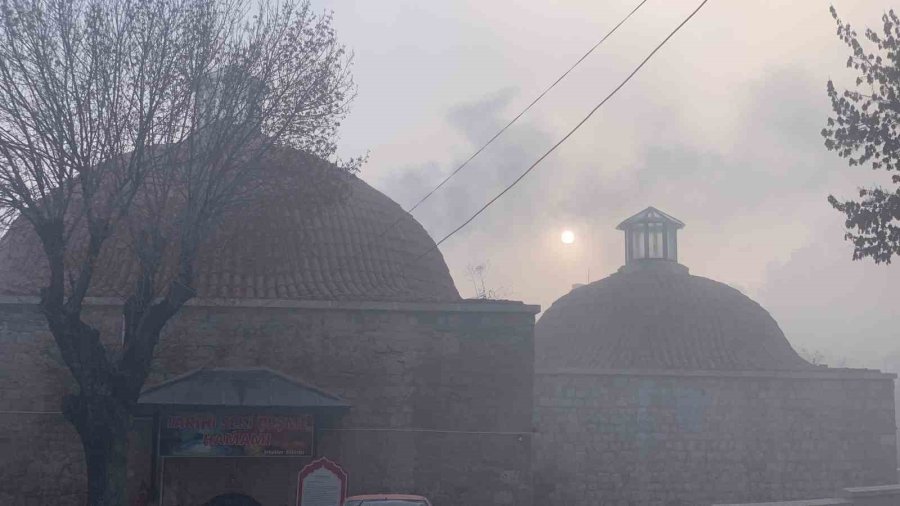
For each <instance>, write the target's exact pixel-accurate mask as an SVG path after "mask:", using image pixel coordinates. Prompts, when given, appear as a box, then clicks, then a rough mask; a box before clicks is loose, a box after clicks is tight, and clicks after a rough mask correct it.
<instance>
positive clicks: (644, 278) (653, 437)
mask: <svg viewBox="0 0 900 506" xmlns="http://www.w3.org/2000/svg"><path fill="white" fill-rule="evenodd" d="M683 227H684V224H683V223H682V222H680V221H679V220H677V219H675V218H673V217H671V216H669V215H667V214H665V213H663V212H661V211H659V210H658V209H655V208H652V207H650V208H647V209H645V210H644V211H642V212H640V213H638V214H636V215H634V216H632V217H631V218H629V219H627V220H625V221H624V222H622V223H621V224H620V225H619V227H618V228H619V229H620V230H622V231H623V232H624V235H625V253H626V258H625V265H624V266H623V267H622V268H620V269H619V271H618V272H616V273H614V274H612V275H611V276H609V277H607V278H605V279H601V280H599V281H596V282H593V283H590V284H588V285H584V286H576V287H574V288H573V289H572V291H571V292H569V293H568V294H566V295H564V296H563V297H561V298H560V299H558V300H557V301H556V302H554V303H553V305H552V306H551V307H550V308H549V309H547V310H546V312H545V313H544V314H543V315H542V316H541V318H540V320H539V321H538V323H537V325H536V327H535V368H536V376H535V397H534V402H535V424H536V431H537V435H536V439H535V458H534V472H535V490H534V493H535V499H534V500H535V504H566V505H593V504H660V505H684V506H687V505H690V506H697V505H708V504H713V503H726V502H753V501H769V500H785V499H792V498H797V499H808V498H811V497H822V496H826V495H828V494H830V493H832V492H833V491H835V490H837V489H840V488H841V487H846V486H859V485H881V484H888V483H894V482H895V481H896V468H897V465H896V464H897V458H896V450H895V448H896V447H895V441H896V437H895V426H894V405H893V379H894V376H893V375H889V374H882V373H880V372H878V371H870V370H851V369H830V368H827V367H824V366H815V365H812V364H810V363H808V362H807V361H805V360H804V359H803V358H801V357H800V356H799V355H798V354H797V353H796V351H794V349H793V348H792V347H791V345H790V343H789V342H788V341H787V339H786V338H785V336H784V334H783V333H782V331H781V329H780V328H779V327H778V324H777V323H776V322H775V320H774V319H773V318H772V317H771V315H769V313H768V312H767V311H766V310H765V309H763V308H762V307H761V306H760V305H759V304H757V303H756V302H754V301H753V300H751V299H750V298H748V297H747V296H745V295H744V294H742V293H741V292H739V291H738V290H736V289H734V288H731V287H729V286H728V285H725V284H723V283H719V282H717V281H713V280H711V279H707V278H703V277H699V276H694V275H691V274H690V273H689V271H688V268H687V267H685V266H683V265H681V264H679V263H678V256H677V254H678V241H677V234H678V231H679V230H680V229H682V228H683Z"/></svg>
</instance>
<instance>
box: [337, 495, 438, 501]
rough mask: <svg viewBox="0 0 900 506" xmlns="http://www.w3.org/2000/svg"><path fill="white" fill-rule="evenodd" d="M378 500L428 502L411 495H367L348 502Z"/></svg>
mask: <svg viewBox="0 0 900 506" xmlns="http://www.w3.org/2000/svg"><path fill="white" fill-rule="evenodd" d="M377 499H406V500H416V501H427V499H425V498H424V497H422V496H420V495H410V494H367V495H355V496H353V497H348V498H347V500H348V501H349V500H354V501H360V500H363V501H372V500H377Z"/></svg>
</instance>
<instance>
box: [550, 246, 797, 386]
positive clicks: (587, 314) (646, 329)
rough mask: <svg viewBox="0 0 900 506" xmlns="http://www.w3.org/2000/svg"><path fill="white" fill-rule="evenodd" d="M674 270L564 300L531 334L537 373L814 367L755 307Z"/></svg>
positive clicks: (623, 276)
mask: <svg viewBox="0 0 900 506" xmlns="http://www.w3.org/2000/svg"><path fill="white" fill-rule="evenodd" d="M677 267H681V266H679V265H677V264H675V265H672V264H667V263H662V262H657V263H655V264H650V265H647V266H645V267H643V268H638V269H623V270H622V271H620V272H618V273H616V274H613V275H612V276H609V277H608V278H605V279H602V280H600V281H596V282H594V283H591V284H589V285H585V286H581V287H578V288H575V289H573V290H572V291H571V292H569V293H568V294H566V295H564V296H562V297H561V298H560V299H559V300H557V301H556V302H554V303H553V305H552V306H550V308H549V309H548V310H547V311H546V313H545V314H544V315H543V316H542V317H541V319H540V320H539V321H538V323H537V325H536V327H535V341H536V361H537V366H538V368H544V369H546V368H551V369H553V368H587V369H694V370H797V369H808V368H810V367H812V366H811V365H810V364H809V363H807V362H806V361H805V360H803V359H802V358H801V357H800V356H799V355H798V354H797V352H795V351H794V349H793V348H791V345H790V343H788V341H787V339H786V338H785V336H784V334H783V333H782V331H781V329H780V328H779V327H778V324H777V323H776V322H775V320H774V319H773V318H772V317H771V316H770V315H769V313H768V312H767V311H766V310H765V309H763V308H762V307H761V306H760V305H759V304H757V303H756V302H754V301H753V300H751V299H750V298H749V297H747V296H746V295H744V294H742V293H741V292H739V291H738V290H735V289H734V288H732V287H730V286H728V285H725V284H723V283H719V282H717V281H713V280H711V279H707V278H703V277H700V276H692V275H691V274H689V273H688V272H687V270H686V269H684V268H682V269H677Z"/></svg>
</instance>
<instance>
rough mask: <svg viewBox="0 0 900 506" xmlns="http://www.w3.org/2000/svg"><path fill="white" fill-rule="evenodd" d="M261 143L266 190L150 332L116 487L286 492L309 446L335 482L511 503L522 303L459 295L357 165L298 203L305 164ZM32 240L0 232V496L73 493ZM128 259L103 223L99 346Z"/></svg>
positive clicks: (29, 234) (197, 492)
mask: <svg viewBox="0 0 900 506" xmlns="http://www.w3.org/2000/svg"><path fill="white" fill-rule="evenodd" d="M276 155H277V156H274V157H273V160H277V161H278V162H277V164H276V162H274V161H273V162H271V163H272V164H273V166H271V167H267V168H266V167H264V169H265V170H271V171H273V173H276V172H275V171H280V172H277V174H278V181H279V185H278V188H276V189H274V190H273V191H275V192H276V193H274V194H273V193H271V192H268V191H262V190H260V191H257V192H256V193H254V194H252V195H250V196H249V197H248V198H247V199H246V202H245V203H244V204H243V207H240V208H237V209H235V210H233V211H232V212H230V213H229V214H228V215H227V216H226V219H225V220H223V222H222V223H221V224H220V225H219V227H218V228H217V229H216V231H215V232H214V233H213V234H212V235H211V236H210V238H209V239H208V240H207V241H206V242H205V243H204V244H203V245H201V248H200V254H199V258H198V262H197V266H196V283H195V288H196V292H197V296H196V297H195V298H194V299H192V300H191V301H190V302H189V303H188V305H187V306H186V307H185V308H183V310H182V311H181V312H180V313H179V314H178V315H177V316H176V317H175V318H174V319H173V320H172V321H170V322H169V324H168V325H167V326H166V329H165V331H164V333H163V336H162V338H161V341H160V343H159V345H158V347H157V350H156V356H155V360H154V365H153V370H152V372H151V377H150V379H149V380H148V382H147V384H146V386H145V390H144V392H143V394H142V396H141V398H140V400H139V415H140V416H138V417H137V418H136V419H135V421H134V429H133V432H132V435H131V442H130V446H129V451H130V457H129V469H128V493H129V501H131V502H129V504H138V502H135V501H140V500H142V499H141V498H148V497H149V499H150V500H149V503H148V504H161V505H167V506H175V505H190V506H196V505H202V504H208V505H210V506H216V505H219V504H237V503H234V502H233V501H235V500H237V499H235V498H242V499H241V500H243V501H245V502H244V503H240V504H257V503H258V504H264V505H267V506H268V505H273V506H281V505H288V504H290V505H294V504H297V501H298V499H297V494H298V472H299V471H300V470H301V469H302V468H303V467H304V466H305V465H306V464H307V463H309V462H310V461H311V460H312V459H314V458H317V457H327V458H329V459H331V460H332V461H334V462H337V463H339V464H340V465H341V466H343V468H344V469H345V470H346V471H347V473H348V476H349V493H351V494H354V493H376V492H403V493H415V494H422V495H425V496H428V497H430V498H431V499H432V500H433V501H435V503H436V504H509V505H519V506H521V505H525V506H528V505H530V504H531V462H530V455H531V432H532V431H531V421H532V378H533V357H534V352H533V328H534V327H533V326H534V315H535V314H536V313H537V312H538V308H537V307H535V306H528V305H524V304H522V303H517V302H503V301H475V300H463V299H461V298H460V296H459V293H458V292H457V290H456V287H455V286H454V283H453V280H452V279H451V277H450V274H449V271H448V269H447V266H446V264H445V263H444V261H443V258H442V257H441V254H440V252H439V251H438V250H437V249H436V248H435V243H434V241H433V240H432V239H431V238H430V237H429V236H428V234H427V233H426V232H425V230H424V229H423V228H422V227H421V225H419V224H418V223H417V222H416V221H415V220H414V219H413V218H412V217H411V216H410V215H409V214H408V213H406V212H404V211H403V209H401V208H400V206H398V205H397V204H396V203H394V202H393V201H391V200H390V199H389V198H388V197H386V196H385V195H383V194H381V193H380V192H378V191H376V190H375V189H373V188H372V187H370V186H369V185H367V184H366V183H364V182H363V181H362V180H360V179H358V178H356V177H349V179H347V180H345V181H343V185H340V186H341V188H342V190H341V191H342V192H343V198H341V199H336V200H335V201H334V202H332V203H330V204H327V205H326V204H322V205H316V206H310V205H309V203H310V201H314V200H315V198H316V191H315V190H311V188H310V187H311V186H312V185H311V184H310V178H312V177H314V176H315V177H319V176H321V174H318V173H316V170H314V169H313V166H314V165H316V164H319V163H320V162H318V161H316V160H312V159H310V158H309V157H307V156H305V155H303V154H302V153H299V152H296V151H291V150H283V151H281V152H279V153H277V154H276ZM263 165H265V164H263ZM276 165H277V166H276ZM316 174H318V175H316ZM328 177H332V178H334V177H338V176H328ZM328 182H329V184H330V183H335V182H336V181H335V180H332V179H329V180H328ZM73 240H74V241H75V242H76V243H77V241H79V240H83V238H80V237H75V238H74V239H73ZM43 258H44V257H43V252H42V250H41V247H40V243H39V241H38V240H37V238H36V237H35V235H34V232H33V231H32V229H31V228H30V227H29V226H28V225H27V224H26V223H24V220H21V219H20V220H18V221H17V222H16V223H14V224H13V225H12V226H11V228H10V229H9V231H8V232H7V233H6V234H5V235H4V236H3V238H2V239H0V424H2V425H3V427H4V429H3V435H2V436H0V504H3V505H10V506H19V505H22V506H31V505H35V504H58V505H68V504H71V505H79V506H80V505H82V504H83V501H84V492H85V485H84V459H83V452H82V449H81V446H80V443H79V440H78V438H77V435H76V433H75V431H74V429H72V428H71V427H70V426H69V424H68V423H67V422H66V421H65V420H64V418H63V416H62V414H61V412H60V405H61V403H60V401H61V398H62V396H63V395H64V394H65V393H67V392H70V391H72V390H73V388H74V385H73V380H72V378H71V376H70V375H69V373H68V371H67V369H66V367H65V365H64V363H63V362H62V360H61V357H60V355H59V353H58V351H57V349H56V347H55V344H54V343H53V339H52V337H51V335H50V333H49V331H48V330H47V328H46V323H45V320H44V319H43V316H42V315H41V314H40V312H39V309H38V306H37V301H38V299H37V295H38V293H39V290H40V287H41V286H42V285H43V283H44V282H45V279H46V277H47V275H46V265H45V263H44V260H43ZM137 268H138V264H137V262H136V260H135V256H134V253H133V251H132V249H131V248H130V244H129V240H128V236H127V235H126V234H125V233H124V232H119V233H117V234H116V235H114V236H113V237H112V238H111V239H110V240H109V241H108V243H107V245H106V246H105V249H104V250H103V252H102V254H101V257H100V261H99V262H98V271H97V273H96V277H95V281H94V284H93V285H92V287H91V290H90V292H89V299H88V314H87V315H86V317H87V318H88V320H89V321H90V322H91V323H92V324H94V325H96V326H97V327H98V328H100V329H101V330H102V334H103V337H104V338H106V339H107V343H106V344H107V346H108V347H109V348H110V349H113V350H115V349H116V346H117V344H116V342H115V340H116V338H117V336H118V335H119V330H118V329H120V328H121V321H122V320H121V319H122V297H123V296H124V295H127V294H128V293H129V289H130V287H131V286H133V284H134V279H135V276H136V273H137ZM163 270H165V269H163ZM247 420H256V421H259V420H264V421H266V427H263V428H260V427H261V425H257V424H256V422H253V423H254V424H253V425H252V426H251V425H243V423H244V422H243V421H247ZM273 420H275V421H277V424H276V423H275V422H273ZM229 501H232V502H229Z"/></svg>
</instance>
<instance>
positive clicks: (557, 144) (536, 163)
mask: <svg viewBox="0 0 900 506" xmlns="http://www.w3.org/2000/svg"><path fill="white" fill-rule="evenodd" d="M708 1H709V0H703V1H702V2H700V5H698V6H697V8H696V9H694V10H693V11H692V12H691V13H690V14H689V15H688V16H687V17H686V18H684V20H683V21H682V22H681V23H679V24H678V26H676V27H675V29H674V30H672V31H671V32H670V33H669V35H668V36H666V38H665V39H663V40H662V42H660V43H659V44H658V45H657V46H656V47H655V48H654V49H653V51H650V54H648V55H647V57H646V58H644V59H643V60H642V61H641V63H640V64H639V65H638V66H637V67H635V68H634V70H632V71H631V73H630V74H628V76H627V77H626V78H625V79H624V80H623V81H622V82H621V83H619V85H618V86H616V87H615V89H613V90H612V91H611V92H610V93H609V94H608V95H607V96H606V98H604V99H603V100H602V101H600V103H599V104H597V105H596V106H594V108H593V109H591V111H590V112H589V113H588V114H587V116H585V117H584V118H583V119H582V120H581V121H579V122H578V124H576V125H575V127H573V128H572V129H571V130H569V133H567V134H566V135H565V136H564V137H563V138H562V139H560V140H559V141H558V142H557V143H556V144H554V145H553V146H551V147H550V149H548V150H547V151H546V152H545V153H544V154H543V155H541V156H540V158H538V159H537V160H535V162H534V163H532V164H531V166H529V167H528V168H527V169H526V170H525V172H523V173H522V174H520V175H519V177H517V178H516V179H515V181H513V182H512V183H510V184H509V186H507V187H506V188H504V189H503V191H501V192H500V193H498V194H497V195H495V196H494V198H492V199H491V200H489V201H488V202H487V203H486V204H485V205H483V206H482V207H481V209H479V210H478V211H476V212H475V214H473V215H472V216H470V217H469V219H467V220H466V221H464V222H463V223H462V224H461V225H460V226H458V227H456V228H455V229H453V231H451V232H450V233H449V234H447V235H445V236H444V238H443V239H441V240H440V241H438V242H437V243H435V245H434V246H432V247H431V248H430V249H428V251H426V252H424V253H422V254H421V255H419V256H418V257H416V259H415V260H414V261H413V263H415V262H417V261H418V260H420V259H421V258H422V257H424V256H426V255H428V254H429V253H431V252H432V251H434V250H436V249H437V248H438V247H439V246H440V245H441V244H443V243H444V241H446V240H447V239H449V238H451V237H453V235H454V234H456V233H457V232H459V231H460V230H462V229H463V228H465V227H466V225H468V224H469V223H472V221H473V220H475V218H477V217H478V216H479V215H480V214H481V213H483V212H484V211H485V210H486V209H487V208H488V207H490V206H491V204H493V203H494V202H496V201H497V200H499V199H500V197H502V196H503V195H505V194H506V192H508V191H509V190H511V189H512V188H513V187H514V186H516V185H517V184H518V183H519V181H521V180H522V179H524V178H525V176H527V175H528V174H529V173H531V171H532V170H534V168H535V167H537V166H538V164H540V163H541V162H542V161H544V159H545V158H547V156H549V155H550V153H552V152H554V151H556V148H558V147H559V146H560V145H562V143H564V142H566V141H567V140H568V139H569V137H571V136H572V134H574V133H575V132H576V131H577V130H578V129H579V128H581V126H582V125H584V124H585V123H586V122H587V120H589V119H590V118H591V116H593V115H594V113H595V112H597V110H599V109H600V108H601V107H603V104H605V103H606V102H608V101H609V99H611V98H612V97H613V96H615V94H616V93H618V92H619V90H621V89H622V87H624V86H625V85H626V84H627V83H628V81H630V80H631V78H633V77H634V76H635V74H637V73H638V72H639V71H640V70H641V68H643V67H644V65H646V64H647V62H648V61H650V59H651V58H653V55H655V54H656V53H657V52H658V51H659V50H660V49H662V47H663V46H664V45H666V43H667V42H668V41H669V39H671V38H672V37H674V36H675V34H676V33H678V31H679V30H681V28H682V27H683V26H684V25H686V24H687V23H688V21H690V20H691V19H692V18H693V17H694V16H695V15H696V14H697V13H698V12H700V9H702V8H703V6H704V5H706V3H707V2H708Z"/></svg>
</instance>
